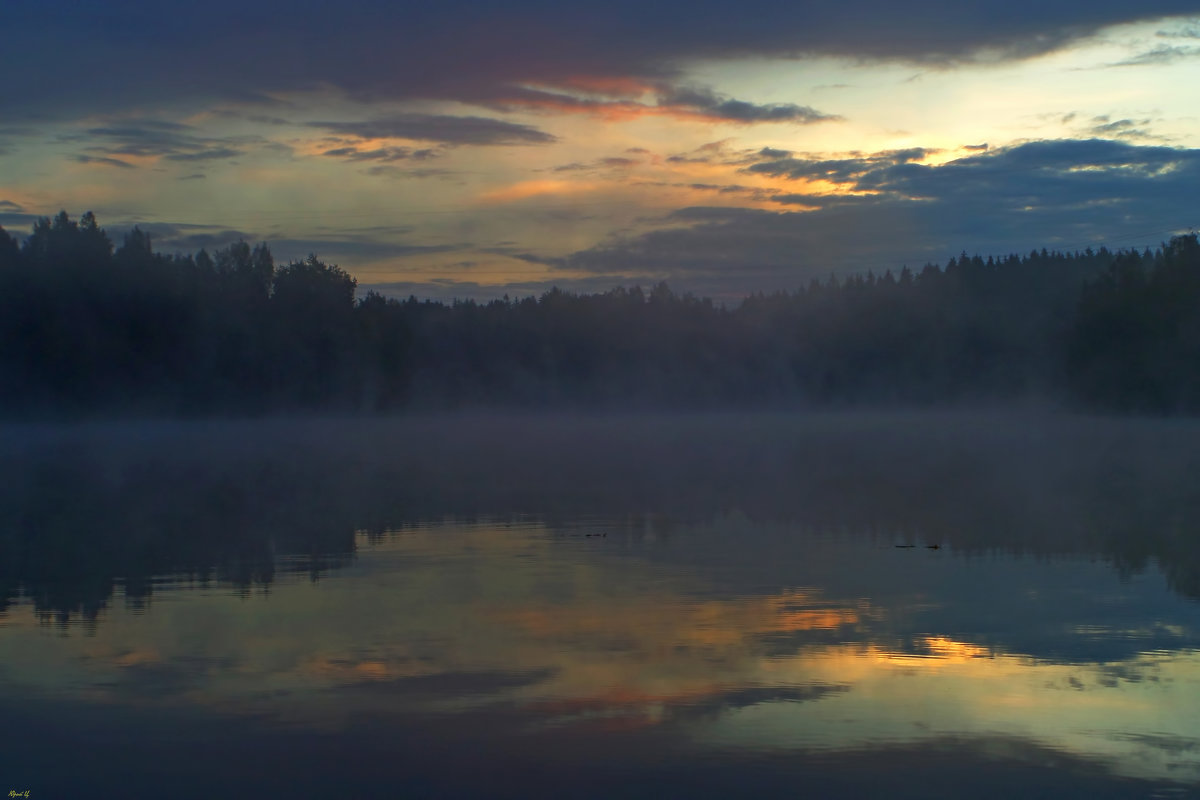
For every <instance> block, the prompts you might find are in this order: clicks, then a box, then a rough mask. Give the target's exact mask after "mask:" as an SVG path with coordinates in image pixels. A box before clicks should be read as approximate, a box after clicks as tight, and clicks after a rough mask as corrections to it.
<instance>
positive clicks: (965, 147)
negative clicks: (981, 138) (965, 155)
mask: <svg viewBox="0 0 1200 800" xmlns="http://www.w3.org/2000/svg"><path fill="white" fill-rule="evenodd" d="M962 149H963V150H978V151H983V150H987V149H988V143H987V142H983V143H981V144H964V145H963V146H962Z"/></svg>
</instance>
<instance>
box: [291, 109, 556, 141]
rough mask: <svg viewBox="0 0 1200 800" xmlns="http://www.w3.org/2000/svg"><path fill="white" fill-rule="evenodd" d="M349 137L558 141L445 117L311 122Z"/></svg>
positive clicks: (526, 130) (512, 127)
mask: <svg viewBox="0 0 1200 800" xmlns="http://www.w3.org/2000/svg"><path fill="white" fill-rule="evenodd" d="M309 125H310V126H311V127H314V128H322V129H324V130H327V131H331V132H332V133H336V134H341V135H345V136H357V137H359V138H360V139H392V138H394V139H416V140H419V141H428V142H440V143H442V144H447V145H515V144H549V143H550V142H553V141H556V139H555V137H553V136H551V135H550V134H548V133H546V132H545V131H540V130H538V129H537V128H533V127H530V126H529V125H519V124H517V123H515V122H505V121H504V120H499V119H489V118H487V117H453V116H446V115H441V114H396V115H394V116H391V117H385V118H382V119H374V120H362V121H358V122H310V123H309Z"/></svg>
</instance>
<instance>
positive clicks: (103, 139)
mask: <svg viewBox="0 0 1200 800" xmlns="http://www.w3.org/2000/svg"><path fill="white" fill-rule="evenodd" d="M60 138H61V140H62V141H66V142H91V143H92V144H89V145H88V146H86V147H84V150H86V151H87V152H88V153H99V154H100V155H101V156H107V157H109V158H110V159H112V158H115V157H119V156H128V157H134V158H138V157H160V158H164V159H167V160H170V161H185V162H186V161H212V160H219V159H225V158H234V157H235V156H239V155H242V154H243V152H244V151H243V150H241V149H238V147H237V146H238V145H244V144H249V143H257V142H261V141H262V140H261V139H259V138H258V137H229V138H214V137H209V136H198V135H195V133H194V132H193V130H192V128H190V127H189V126H187V125H183V124H180V123H175V122H164V121H157V120H141V121H139V122H138V123H137V124H136V125H106V126H98V127H93V128H88V129H87V130H86V131H85V132H84V133H83V134H70V135H66V136H63V137H60ZM76 160H79V159H76ZM84 163H88V162H84Z"/></svg>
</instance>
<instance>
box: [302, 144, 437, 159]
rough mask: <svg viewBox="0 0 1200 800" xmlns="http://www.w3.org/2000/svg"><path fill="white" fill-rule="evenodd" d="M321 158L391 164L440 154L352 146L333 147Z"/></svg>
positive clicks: (432, 150)
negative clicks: (366, 148) (364, 148)
mask: <svg viewBox="0 0 1200 800" xmlns="http://www.w3.org/2000/svg"><path fill="white" fill-rule="evenodd" d="M321 155H323V156H333V157H338V158H344V159H346V160H347V161H379V162H383V163H391V162H394V161H426V160H428V159H431V158H436V157H437V156H438V155H440V153H438V151H437V150H434V149H431V148H422V149H420V150H414V149H413V148H411V147H376V148H372V149H370V150H360V149H358V148H357V147H354V146H345V147H335V148H333V149H331V150H326V151H325V152H323V153H321Z"/></svg>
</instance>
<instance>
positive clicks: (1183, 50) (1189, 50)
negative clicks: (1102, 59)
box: [1106, 44, 1200, 67]
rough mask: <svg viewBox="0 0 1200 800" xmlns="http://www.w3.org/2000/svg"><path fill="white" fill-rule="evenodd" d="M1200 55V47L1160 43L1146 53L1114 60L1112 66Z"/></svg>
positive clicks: (1165, 62)
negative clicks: (1122, 59)
mask: <svg viewBox="0 0 1200 800" xmlns="http://www.w3.org/2000/svg"><path fill="white" fill-rule="evenodd" d="M1196 57H1200V47H1181V46H1176V45H1165V44H1164V45H1159V46H1158V47H1155V48H1153V49H1151V50H1147V51H1146V52H1144V53H1138V54H1137V55H1136V56H1133V57H1132V58H1127V59H1125V60H1124V61H1114V62H1113V63H1111V64H1108V65H1106V66H1110V67H1144V66H1149V65H1153V64H1171V63H1174V62H1176V61H1182V60H1183V59H1187V58H1196Z"/></svg>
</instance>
